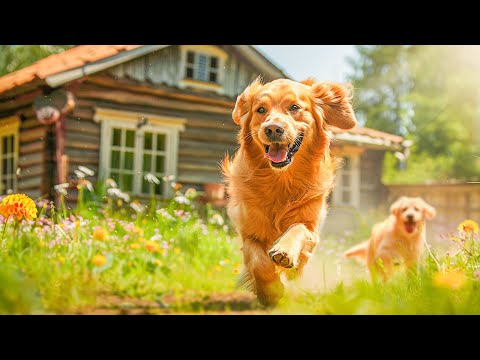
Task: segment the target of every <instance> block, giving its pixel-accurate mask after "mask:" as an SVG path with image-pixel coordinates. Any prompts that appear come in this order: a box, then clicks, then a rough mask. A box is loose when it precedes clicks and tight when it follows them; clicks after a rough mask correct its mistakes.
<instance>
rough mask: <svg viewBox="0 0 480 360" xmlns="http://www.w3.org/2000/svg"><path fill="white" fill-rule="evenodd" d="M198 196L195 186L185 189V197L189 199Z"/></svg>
mask: <svg viewBox="0 0 480 360" xmlns="http://www.w3.org/2000/svg"><path fill="white" fill-rule="evenodd" d="M196 196H197V190H196V189H194V188H188V189H187V190H185V197H186V198H189V199H193V198H195V197H196Z"/></svg>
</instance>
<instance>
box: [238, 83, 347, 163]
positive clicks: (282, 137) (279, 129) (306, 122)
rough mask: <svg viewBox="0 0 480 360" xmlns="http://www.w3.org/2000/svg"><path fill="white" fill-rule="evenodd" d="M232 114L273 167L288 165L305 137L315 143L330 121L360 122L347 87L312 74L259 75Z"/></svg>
mask: <svg viewBox="0 0 480 360" xmlns="http://www.w3.org/2000/svg"><path fill="white" fill-rule="evenodd" d="M233 119H234V120H235V122H236V123H237V124H240V125H241V126H242V132H243V134H244V136H243V137H242V138H241V139H242V140H241V141H244V140H247V139H249V138H251V139H252V140H253V142H252V143H253V144H252V145H253V146H256V147H257V150H259V151H261V152H263V154H264V158H265V159H267V160H268V161H269V164H270V166H271V167H272V168H274V169H286V168H287V167H288V166H289V165H290V164H291V163H292V161H293V159H294V156H295V154H296V153H297V152H302V151H304V150H302V144H304V142H305V141H307V142H310V143H312V142H313V141H312V139H313V138H314V137H320V136H321V134H319V132H324V131H325V125H326V124H331V125H334V126H337V127H340V128H343V129H350V128H352V127H354V126H355V125H356V120H355V117H354V114H353V110H352V108H351V105H350V103H349V92H348V89H347V88H346V87H343V86H342V85H339V84H333V83H315V82H314V81H313V80H306V81H304V82H301V83H300V82H296V81H292V80H287V79H279V80H274V81H272V82H270V83H267V84H265V85H263V84H261V83H260V81H259V80H258V79H257V80H256V81H255V82H253V83H252V84H251V85H250V86H249V87H248V88H247V89H245V91H244V92H243V93H242V94H241V95H240V96H239V97H238V98H237V103H236V106H235V109H234V111H233Z"/></svg>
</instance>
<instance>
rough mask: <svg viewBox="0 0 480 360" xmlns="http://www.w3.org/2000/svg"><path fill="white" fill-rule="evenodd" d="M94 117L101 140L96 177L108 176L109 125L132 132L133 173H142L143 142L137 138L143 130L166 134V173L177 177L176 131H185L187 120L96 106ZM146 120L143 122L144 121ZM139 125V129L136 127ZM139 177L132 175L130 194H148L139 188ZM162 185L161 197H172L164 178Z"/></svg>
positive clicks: (110, 154)
mask: <svg viewBox="0 0 480 360" xmlns="http://www.w3.org/2000/svg"><path fill="white" fill-rule="evenodd" d="M94 120H95V121H96V122H101V142H100V165H99V177H100V178H102V179H106V178H108V177H109V176H110V171H111V169H110V161H111V156H112V147H111V143H112V128H122V129H127V130H134V131H135V148H134V149H135V150H134V172H137V171H139V172H140V173H143V169H142V166H141V165H143V147H142V146H140V144H143V141H140V140H141V139H142V137H143V134H144V133H145V132H153V133H162V134H165V135H166V139H165V140H166V143H165V151H158V152H159V153H162V152H164V157H165V175H174V176H175V177H176V176H177V164H178V143H179V133H180V131H184V130H185V123H186V119H184V118H178V117H171V116H159V115H156V114H150V113H143V112H142V113H139V112H131V111H123V110H114V109H105V108H96V111H95V116H94ZM145 121H146V123H145V124H143V123H144V122H145ZM139 126H140V128H139ZM142 180H143V175H142V176H134V177H133V191H132V192H131V194H132V195H136V196H140V197H142V196H148V195H147V194H143V193H142V192H141V191H142V189H141V186H142ZM161 184H162V186H163V196H167V197H168V196H171V195H172V194H173V192H172V189H171V188H170V187H169V186H168V184H167V183H165V182H164V181H162V182H161Z"/></svg>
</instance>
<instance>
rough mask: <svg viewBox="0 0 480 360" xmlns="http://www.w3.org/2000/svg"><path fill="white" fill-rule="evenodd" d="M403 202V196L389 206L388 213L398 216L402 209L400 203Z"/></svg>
mask: <svg viewBox="0 0 480 360" xmlns="http://www.w3.org/2000/svg"><path fill="white" fill-rule="evenodd" d="M404 200H405V196H402V197H400V198H399V199H398V200H397V201H395V202H394V203H393V204H392V205H391V206H390V213H391V214H393V215H395V216H398V215H399V213H400V210H401V209H402V203H403V201H404Z"/></svg>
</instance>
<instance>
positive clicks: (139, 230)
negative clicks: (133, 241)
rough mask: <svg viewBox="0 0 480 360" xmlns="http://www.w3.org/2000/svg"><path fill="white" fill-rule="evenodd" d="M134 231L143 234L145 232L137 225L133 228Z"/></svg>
mask: <svg viewBox="0 0 480 360" xmlns="http://www.w3.org/2000/svg"><path fill="white" fill-rule="evenodd" d="M133 232H134V233H137V234H140V235H141V234H143V229H142V228H141V227H138V226H135V227H134V228H133Z"/></svg>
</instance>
